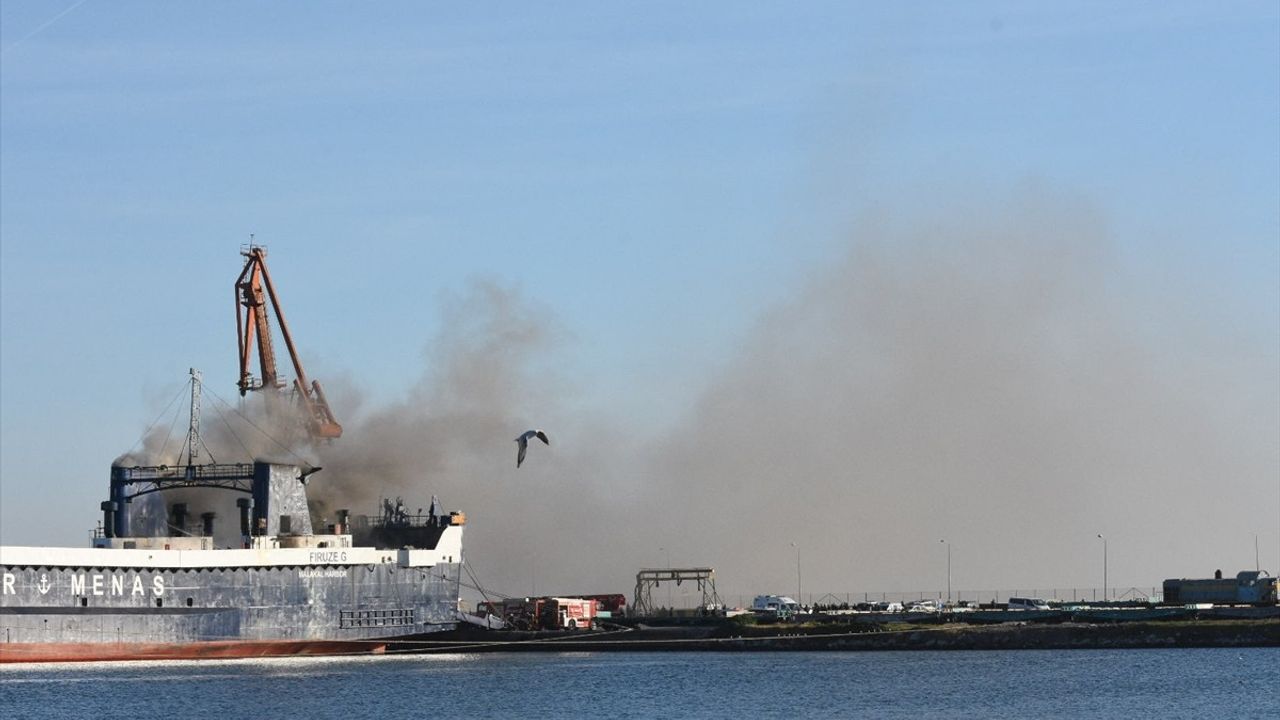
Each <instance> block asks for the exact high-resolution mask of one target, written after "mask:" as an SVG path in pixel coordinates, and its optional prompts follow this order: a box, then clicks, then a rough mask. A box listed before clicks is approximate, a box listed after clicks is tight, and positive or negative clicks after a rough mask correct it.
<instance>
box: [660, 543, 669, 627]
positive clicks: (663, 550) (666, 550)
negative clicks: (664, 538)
mask: <svg viewBox="0 0 1280 720" xmlns="http://www.w3.org/2000/svg"><path fill="white" fill-rule="evenodd" d="M658 552H662V553H666V554H667V612H671V608H672V605H671V551H670V550H668V549H666V548H658Z"/></svg>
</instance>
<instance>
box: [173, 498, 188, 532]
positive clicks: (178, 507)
mask: <svg viewBox="0 0 1280 720" xmlns="http://www.w3.org/2000/svg"><path fill="white" fill-rule="evenodd" d="M172 511H173V524H172V525H170V526H169V535H170V536H171V537H181V536H183V535H186V534H187V504H186V503H174V504H173V508H172Z"/></svg>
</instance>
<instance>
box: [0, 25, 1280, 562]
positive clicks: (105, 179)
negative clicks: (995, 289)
mask: <svg viewBox="0 0 1280 720" xmlns="http://www.w3.org/2000/svg"><path fill="white" fill-rule="evenodd" d="M69 7H73V6H72V3H58V2H29V1H25V0H7V1H6V2H5V3H4V4H3V6H0V52H2V53H3V55H0V318H2V320H3V328H2V336H0V433H2V436H0V539H2V540H3V541H4V542H5V543H9V544H13V543H22V544H37V543H70V544H79V543H80V542H82V541H83V538H84V534H85V532H86V531H87V530H88V528H89V527H91V526H92V524H93V523H94V522H95V521H96V512H94V508H96V506H97V499H98V495H100V494H102V493H103V492H104V491H105V485H106V477H107V463H108V462H109V460H110V459H111V458H113V457H115V456H116V455H118V454H119V453H120V452H122V451H124V450H125V449H127V448H128V447H129V446H130V445H132V444H133V443H134V441H135V440H136V439H137V438H138V437H139V435H141V433H142V431H143V428H144V427H145V425H146V424H147V423H148V422H150V421H151V419H152V418H153V417H154V415H155V413H156V412H157V411H158V408H159V407H160V406H162V405H163V403H164V402H165V401H167V399H168V397H169V394H170V392H171V388H173V387H175V386H176V384H178V383H181V382H182V380H183V378H184V376H185V373H186V369H187V367H189V366H192V365H194V366H197V367H200V368H202V370H203V371H204V373H205V378H206V382H207V383H208V384H209V385H210V387H212V388H213V389H214V390H216V391H217V392H219V393H221V394H222V395H223V396H224V397H227V398H230V397H231V395H232V393H233V392H234V382H235V372H236V370H235V365H234V360H233V356H234V341H233V340H232V334H233V332H234V330H233V328H234V325H233V324H232V316H231V312H232V308H231V301H230V299H231V283H232V280H233V279H234V277H235V275H236V274H237V273H238V272H239V267H240V258H239V256H238V254H237V251H238V247H239V245H240V244H242V243H244V242H246V241H247V240H248V239H249V236H250V234H251V233H252V234H255V237H256V239H257V241H258V242H261V243H262V244H265V245H266V246H267V247H268V248H269V250H270V260H271V262H272V270H273V273H274V275H275V277H276V281H277V283H278V284H279V285H280V286H281V288H282V292H283V293H284V301H285V303H286V310H287V312H288V317H289V320H290V323H291V325H292V328H293V331H294V333H295V335H296V336H297V338H298V340H299V342H300V344H301V346H302V350H303V356H304V360H305V362H306V363H307V365H308V370H309V372H310V374H311V375H313V376H315V377H319V378H321V379H323V380H326V381H327V382H337V381H339V380H340V381H341V382H345V383H350V384H351V385H353V386H355V387H358V388H359V389H360V391H361V392H362V393H364V394H365V395H366V396H367V397H368V398H369V399H370V400H369V402H372V403H375V404H376V403H378V402H393V401H395V400H396V399H397V398H399V397H401V396H402V395H403V393H404V392H405V390H406V388H407V387H409V386H410V385H412V384H413V383H415V382H416V381H417V379H418V378H419V377H420V376H421V375H422V372H423V365H424V362H426V358H427V357H428V355H427V351H428V344H429V343H430V342H431V338H432V337H434V336H435V334H436V333H437V332H438V331H439V330H440V327H439V323H440V313H439V308H440V305H441V303H442V300H443V298H445V297H448V296H449V295H450V294H454V293H459V292H462V291H463V288H465V287H466V286H467V283H468V282H469V281H470V280H472V279H476V278H480V279H490V280H492V281H494V282H497V283H499V284H500V285H502V286H505V287H510V288H514V289H516V290H517V291H518V292H519V293H520V294H521V295H522V296H523V297H524V298H526V299H527V300H528V301H529V302H530V303H532V304H534V305H535V306H536V307H538V308H541V309H542V310H544V311H545V312H546V313H547V315H548V316H549V317H552V318H554V320H555V323H556V324H557V326H558V327H559V328H560V330H561V331H562V333H563V336H564V337H565V338H566V341H565V345H564V347H563V348H562V349H561V350H560V351H559V354H558V356H557V358H556V362H557V363H559V367H560V368H561V371H562V372H563V373H564V374H565V375H567V376H569V377H572V378H574V383H573V384H574V390H573V397H574V400H573V402H575V403H577V404H580V405H582V406H584V407H589V408H595V409H600V408H608V409H609V411H610V412H614V413H617V414H618V415H620V416H626V417H629V418H631V419H632V420H633V421H634V423H635V424H636V426H638V427H641V428H644V429H646V430H651V431H654V432H661V429H662V428H664V427H666V426H668V425H671V424H673V423H676V422H677V420H676V418H680V417H681V416H682V413H684V412H685V411H686V410H687V409H688V406H689V405H690V404H691V400H690V397H689V390H688V389H689V388H690V387H691V386H697V385H698V384H699V383H702V382H704V381H705V380H706V379H707V378H710V377H714V376H715V375H716V374H717V373H718V372H720V371H721V370H722V369H723V367H724V365H725V364H726V363H727V362H730V361H731V358H732V357H733V354H734V351H735V350H734V348H735V343H738V342H740V341H741V340H742V338H743V337H745V336H746V335H748V334H749V333H750V332H751V330H752V328H753V327H755V326H756V325H757V323H758V322H759V321H760V320H759V319H760V317H761V316H762V314H764V313H767V312H768V311H769V309H770V308H772V307H774V306H776V305H777V304H778V303H782V302H786V301H787V300H788V298H790V297H791V296H792V294H793V293H794V292H795V291H796V288H797V287H798V286H800V285H802V284H803V283H804V282H805V281H806V278H809V277H811V276H812V275H813V274H814V273H815V272H818V271H819V270H820V269H821V268H824V267H827V266H829V265H831V264H832V263H834V262H836V261H837V260H838V259H839V258H840V257H842V256H843V252H844V250H845V247H846V244H847V239H848V233H849V232H850V229H849V228H850V227H851V226H852V225H854V224H855V223H856V222H858V221H859V219H860V218H864V217H866V216H867V215H868V214H875V213H885V214H888V215H890V216H896V217H907V218H909V217H912V216H913V215H916V214H918V213H920V212H921V211H922V210H924V209H927V208H930V207H931V206H933V204H934V203H935V202H937V203H938V204H944V203H946V202H949V201H950V202H954V201H956V199H957V198H966V197H970V198H982V197H987V196H1002V195H1006V194H1008V193H1010V192H1014V191H1015V190H1016V188H1018V187H1020V186H1023V185H1024V184H1026V183H1028V182H1030V183H1045V184H1047V185H1049V186H1052V187H1054V188H1057V189H1060V190H1061V191H1062V192H1063V193H1065V194H1069V195H1072V196H1075V197H1079V198H1082V199H1083V200H1084V201H1086V202H1088V203H1089V204H1091V205H1092V206H1094V207H1097V208H1100V210H1101V212H1102V213H1103V214H1105V216H1106V222H1107V227H1108V228H1109V232H1110V234H1111V237H1112V238H1113V239H1114V241H1115V243H1116V247H1117V252H1118V254H1119V256H1120V258H1121V262H1122V263H1123V266H1124V268H1125V272H1124V273H1123V275H1122V278H1123V279H1122V281H1121V282H1122V283H1124V284H1126V287H1125V290H1126V292H1132V293H1134V294H1137V295H1147V296H1152V297H1164V296H1165V295H1166V293H1165V292H1164V291H1163V290H1162V288H1172V289H1175V290H1176V292H1170V293H1168V294H1169V295H1171V296H1173V297H1174V298H1176V302H1175V303H1174V304H1175V305H1178V304H1181V307H1179V308H1178V310H1177V312H1176V313H1174V312H1173V310H1172V309H1171V310H1170V314H1169V315H1162V314H1158V313H1157V314H1154V315H1152V316H1151V317H1150V318H1149V323H1148V324H1146V325H1144V326H1143V327H1142V328H1141V331H1142V332H1149V333H1151V334H1153V335H1163V334H1177V333H1181V332H1183V331H1184V328H1183V324H1182V323H1183V322H1184V321H1185V320H1186V315H1187V314H1188V313H1191V314H1201V315H1202V317H1201V318H1200V321H1201V322H1202V323H1203V324H1205V325H1209V326H1213V327H1222V326H1227V327H1230V328H1234V330H1235V331H1236V332H1238V333H1239V334H1240V335H1241V336H1244V337H1247V338H1250V339H1251V340H1252V341H1255V342H1256V343H1260V346H1261V347H1263V348H1264V350H1265V352H1266V353H1271V354H1270V355H1268V356H1267V358H1265V359H1264V367H1271V368H1272V369H1275V370H1277V372H1280V367H1275V366H1274V365H1268V364H1266V363H1270V362H1272V359H1274V358H1275V357H1277V354H1276V350H1277V349H1278V348H1277V345H1280V329H1278V328H1280V8H1278V7H1277V5H1276V4H1275V3H1274V2H1252V3H1251V2H1239V3H1227V4H1207V3H1179V2H1175V3H1165V2H1160V3H1126V4H1120V5H1117V4H1114V3H1102V2H1098V3H1062V4H1057V3H1001V2H985V3H963V4H956V3H906V4H884V3H844V2H837V3H801V4H796V3H720V2H709V3H649V4H645V5H643V6H640V7H636V6H625V5H622V4H612V3H551V4H546V5H543V4H537V5H530V4H521V3H462V4H459V3H378V4H376V5H374V6H369V5H365V4H351V3H293V2H280V3H269V4H264V3H138V2H112V3H106V2H98V1H97V0H88V2H84V3H81V4H78V5H74V7H73V9H71V10H70V12H67V13H66V14H65V15H62V16H61V17H58V15H59V13H61V12H62V11H63V10H64V9H65V8H69ZM55 18H56V19H55ZM50 20H53V22H50ZM1186 288H1192V289H1193V290H1192V291H1190V292H1188V291H1187V290H1186ZM1264 354H1265V353H1264ZM1271 399H1273V400H1274V399H1275V398H1271ZM517 430H518V429H517ZM1267 480H1268V479H1267V478H1264V480H1263V482H1264V487H1265V486H1266V485H1265V483H1266V482H1267ZM1269 481H1270V485H1271V486H1273V487H1280V477H1272V478H1269ZM64 502H66V503H69V506H67V507H62V505H63V503H64ZM1277 509H1278V510H1280V508H1277ZM472 512H474V510H472ZM46 513H49V514H51V515H52V518H50V519H47V520H46V519H44V518H43V517H41V516H42V515H43V514H46ZM1276 514H1277V513H1276V512H1272V517H1271V522H1272V523H1275V522H1276V520H1277V518H1276V517H1275V516H1276ZM1262 531H1263V532H1266V533H1270V534H1271V535H1272V536H1275V535H1277V529H1276V528H1275V527H1274V526H1273V527H1271V528H1263V529H1262ZM1271 545H1272V547H1276V546H1277V545H1280V538H1278V539H1275V540H1272V541H1271Z"/></svg>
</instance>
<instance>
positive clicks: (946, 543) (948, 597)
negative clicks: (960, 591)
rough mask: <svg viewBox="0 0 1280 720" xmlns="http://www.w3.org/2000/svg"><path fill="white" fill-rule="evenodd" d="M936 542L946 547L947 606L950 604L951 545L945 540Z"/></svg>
mask: <svg viewBox="0 0 1280 720" xmlns="http://www.w3.org/2000/svg"><path fill="white" fill-rule="evenodd" d="M938 542H940V543H942V544H943V545H946V546H947V604H950V603H951V543H949V542H947V541H946V540H939V541H938Z"/></svg>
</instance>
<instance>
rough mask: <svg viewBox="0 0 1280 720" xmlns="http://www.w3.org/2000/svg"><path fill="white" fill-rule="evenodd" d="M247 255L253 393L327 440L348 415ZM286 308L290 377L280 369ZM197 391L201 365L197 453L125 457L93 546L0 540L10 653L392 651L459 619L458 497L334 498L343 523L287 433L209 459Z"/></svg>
mask: <svg viewBox="0 0 1280 720" xmlns="http://www.w3.org/2000/svg"><path fill="white" fill-rule="evenodd" d="M241 254H242V255H243V256H244V257H245V258H246V260H245V264H244V268H243V270H242V271H241V272H240V275H239V277H237V278H236V282H235V292H236V306H237V307H236V312H237V316H236V327H237V339H238V356H239V360H240V375H239V378H240V379H239V381H238V387H239V390H240V394H241V397H244V396H245V395H247V394H248V393H250V392H253V393H255V394H260V395H262V396H263V405H262V408H261V413H262V414H261V415H259V417H260V418H261V417H265V418H267V419H268V420H269V421H270V425H271V426H272V427H273V428H276V429H283V430H284V431H285V432H286V433H292V435H293V436H294V437H296V438H299V442H305V443H309V444H310V446H311V447H313V448H314V447H317V446H318V444H321V443H332V442H334V441H335V440H336V439H337V438H340V437H341V436H342V426H341V425H339V424H338V422H337V420H336V419H335V418H334V415H333V413H332V411H331V410H330V409H329V405H328V402H327V400H326V399H325V396H324V392H323V391H322V390H321V388H320V384H319V383H318V382H315V381H308V380H307V376H306V373H305V372H304V371H303V369H302V364H301V362H300V361H299V359H298V353H297V349H296V348H295V347H294V344H293V340H292V337H291V335H290V333H289V330H288V326H287V325H286V324H285V322H284V316H283V313H282V312H281V311H280V307H279V300H278V297H279V295H278V293H277V292H276V289H275V287H274V286H273V285H272V283H271V277H270V275H269V274H268V272H267V267H266V249H265V248H263V247H261V246H257V245H252V244H251V245H249V246H246V247H243V248H241ZM273 309H274V314H275V316H276V318H277V320H278V322H279V326H280V330H281V331H282V333H283V336H284V341H285V344H286V346H287V348H288V351H289V356H290V358H291V360H292V362H293V367H294V370H295V372H296V377H295V379H294V380H293V382H292V383H287V382H285V381H284V380H283V379H282V378H281V377H280V376H279V373H278V371H277V368H276V363H275V353H274V350H273V341H272V332H271V326H270V323H269V322H268V319H269V314H270V311H271V310H273ZM255 345H256V351H257V352H256V355H257V359H258V361H259V370H260V375H258V376H257V377H256V378H255V376H254V374H253V373H252V372H251V369H252V368H251V365H252V360H253V356H254V354H255V353H254V350H255ZM200 390H201V380H200V373H199V371H197V370H195V369H192V370H191V403H190V422H189V427H188V431H187V442H186V444H185V445H186V455H185V458H184V457H183V455H182V453H181V452H179V453H178V454H177V456H176V457H173V456H169V457H167V459H168V462H167V463H163V462H161V460H162V458H161V457H156V456H148V459H149V460H151V462H149V463H145V462H136V461H134V459H133V458H132V456H128V455H126V456H122V458H120V459H118V460H117V461H116V462H115V463H113V464H112V467H111V479H110V489H109V494H108V498H107V500H105V501H103V502H102V504H101V506H100V508H101V511H102V521H101V525H100V527H99V528H98V529H97V530H96V531H95V533H94V537H93V539H92V542H91V546H90V547H86V548H56V547H20V546H0V662H40V661H80V660H142V659H171V658H208V657H226V658H230V657H257V656H266V655H293V654H339V653H381V652H386V651H387V650H388V648H389V647H391V645H392V642H393V641H394V640H395V639H397V638H412V637H420V636H422V635H424V634H430V633H436V632H439V631H444V630H452V629H454V628H455V627H456V625H457V623H458V621H459V618H460V617H461V616H460V615H459V613H458V603H459V591H460V585H461V573H462V563H463V557H462V532H463V527H464V525H465V523H466V518H465V516H464V515H463V514H462V513H461V512H445V511H444V510H443V509H442V507H441V505H440V503H439V502H438V501H437V500H436V498H434V497H433V498H432V500H431V504H430V507H429V508H428V509H427V510H425V511H424V510H422V509H419V510H418V511H417V512H413V513H411V512H410V511H409V510H408V509H407V508H406V507H405V506H404V503H403V501H401V500H400V499H398V498H397V499H396V500H394V501H392V500H386V499H384V500H383V501H382V507H381V508H380V512H378V513H375V514H374V515H361V516H354V515H351V514H350V513H349V512H348V511H346V510H337V511H334V512H333V513H332V515H331V517H332V521H330V520H329V519H327V518H325V517H324V516H323V512H324V511H323V510H322V508H323V507H324V506H325V503H323V502H316V503H313V502H311V501H312V500H313V498H309V497H308V482H309V481H310V480H311V479H312V478H314V477H315V473H316V472H318V471H319V470H320V468H318V467H314V466H313V465H309V464H307V463H306V462H305V461H303V460H302V456H301V455H299V454H296V453H293V452H292V451H290V450H288V448H289V447H290V446H289V445H288V444H280V447H283V448H285V449H286V451H287V452H288V454H289V455H292V456H293V457H295V458H298V460H299V462H297V463H296V464H286V463H280V462H270V461H267V460H264V459H253V460H252V461H250V462H243V463H217V462H214V461H212V458H211V457H210V459H209V461H208V462H206V461H205V459H204V457H203V455H204V454H205V453H207V451H208V447H207V446H206V445H205V443H204V440H203V439H202V438H201V436H200V397H201V395H200ZM224 420H225V418H224ZM249 425H252V426H253V427H255V428H258V425H257V424H256V423H253V422H252V421H251V422H250V423H249ZM258 429H260V428H258ZM238 439H239V438H237V440H238ZM165 440H166V442H165V443H164V445H162V447H169V445H168V443H167V440H168V438H166V439H165ZM240 444H241V445H243V443H240ZM202 448H203V450H204V452H201V449H202ZM341 480H342V478H338V481H341ZM399 480H400V481H401V484H403V480H404V478H400V479H399ZM362 490H363V492H362V493H360V494H362V495H366V496H367V495H368V494H369V492H371V491H374V490H375V489H374V488H363V489H362ZM313 513H314V518H313ZM227 520H230V521H231V522H227ZM237 520H238V521H237ZM313 525H314V526H315V527H313Z"/></svg>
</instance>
